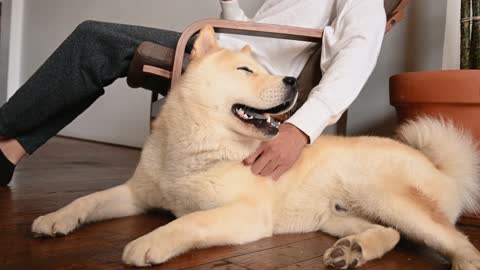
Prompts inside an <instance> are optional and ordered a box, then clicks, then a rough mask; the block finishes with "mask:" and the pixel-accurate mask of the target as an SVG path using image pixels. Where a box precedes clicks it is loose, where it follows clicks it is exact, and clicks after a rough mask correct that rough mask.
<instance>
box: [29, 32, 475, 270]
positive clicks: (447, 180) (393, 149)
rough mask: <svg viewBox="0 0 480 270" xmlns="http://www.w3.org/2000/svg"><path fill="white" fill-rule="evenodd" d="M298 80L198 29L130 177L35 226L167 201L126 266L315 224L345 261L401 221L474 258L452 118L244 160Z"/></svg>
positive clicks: (390, 244) (470, 179)
mask: <svg viewBox="0 0 480 270" xmlns="http://www.w3.org/2000/svg"><path fill="white" fill-rule="evenodd" d="M294 86H295V85H294V80H293V78H290V77H287V78H284V77H279V76H272V75H270V74H268V73H267V72H266V71H265V70H264V69H263V68H262V67H261V66H260V65H259V64H257V63H256V62H255V61H254V59H253V58H252V56H251V52H250V48H249V47H245V48H244V49H243V50H242V51H236V52H235V51H227V50H223V49H220V48H218V47H217V43H216V39H215V36H214V32H213V29H212V28H211V27H207V28H205V29H203V30H202V31H201V33H200V35H199V37H198V39H197V40H196V43H195V46H194V49H193V52H192V62H191V64H190V65H189V67H188V68H187V70H186V72H185V74H184V75H183V77H182V79H181V80H180V82H178V84H177V85H176V86H175V87H174V88H173V89H172V90H171V92H170V94H169V96H168V97H167V100H166V103H165V105H164V107H163V109H162V111H161V113H160V115H159V116H158V118H157V119H156V120H155V123H154V128H153V132H152V134H151V136H150V137H149V139H148V140H147V142H146V144H145V147H144V149H143V152H142V156H141V159H140V163H139V165H138V167H137V169H136V171H135V173H134V175H133V177H132V178H131V179H130V180H129V181H127V182H126V183H125V184H123V185H120V186H117V187H114V188H111V189H108V190H105V191H100V192H97V193H94V194H91V195H88V196H85V197H82V198H79V199H77V200H75V201H74V202H72V203H71V204H69V205H68V206H66V207H64V208H62V209H60V210H58V211H56V212H53V213H50V214H48V215H45V216H41V217H39V218H37V219H36V220H35V221H34V223H33V225H32V231H33V232H34V233H35V234H39V235H46V236H56V235H66V234H68V233H70V232H72V231H73V230H74V229H76V228H77V227H79V226H80V225H82V224H84V223H88V222H94V221H99V220H104V219H111V218H118V217H125V216H131V215H137V214H140V213H143V212H144V211H146V210H147V209H151V208H164V209H168V210H171V211H172V212H173V213H174V214H175V215H176V216H177V217H178V219H176V220H175V221H172V222H171V223H169V224H167V225H165V226H163V227H160V228H158V229H156V230H154V231H153V232H151V233H149V234H147V235H145V236H142V237H140V238H138V239H136V240H135V241H133V242H131V243H129V244H128V245H127V246H126V248H125V250H124V252H123V261H124V262H125V263H126V264H129V265H135V266H149V265H154V264H160V263H163V262H165V261H167V260H168V259H170V258H172V257H174V256H177V255H179V254H181V253H184V252H186V251H188V250H190V249H192V248H204V247H210V246H216V245H231V244H244V243H248V242H251V241H255V240H258V239H260V238H263V237H269V236H272V235H273V234H281V233H303V232H311V231H317V230H321V231H323V232H325V233H328V234H331V235H334V236H338V237H340V238H341V239H340V240H339V241H338V242H337V243H336V244H335V245H334V246H333V247H332V248H330V249H328V250H327V251H326V252H325V255H324V260H325V263H326V264H327V265H332V266H335V267H337V268H341V269H346V268H349V267H358V266H360V265H363V264H365V263H366V262H367V261H369V260H373V259H376V258H380V257H382V256H383V255H384V254H385V253H386V252H388V251H390V250H392V249H393V248H394V246H395V245H396V244H397V242H398V241H399V239H400V233H399V232H401V233H403V234H405V235H406V236H408V237H410V238H412V239H415V240H418V241H420V242H423V243H425V244H427V245H428V246H430V247H432V248H434V249H436V250H437V251H439V252H440V253H441V254H443V255H445V256H446V257H448V258H449V259H451V261H452V265H453V269H462V270H469V269H480V254H479V252H478V251H477V249H476V248H475V247H474V246H473V245H472V244H471V243H470V242H469V241H468V239H467V237H465V236H464V235H463V234H462V233H460V232H459V231H458V230H456V229H455V226H454V223H455V221H456V220H457V218H458V217H459V215H460V214H461V213H463V212H465V211H472V210H477V206H478V205H477V200H476V199H477V195H478V193H479V190H480V189H479V182H478V159H477V158H478V156H477V152H476V146H475V145H474V143H473V141H472V139H471V138H470V137H469V136H468V135H466V134H464V133H462V132H461V131H459V130H457V129H455V128H454V127H453V126H452V125H451V124H448V123H445V122H443V121H437V120H433V119H428V118H423V119H419V120H417V121H414V122H410V123H408V124H406V125H405V126H403V127H402V128H401V129H400V132H399V138H400V140H401V141H403V143H400V142H398V141H394V140H391V139H387V138H377V137H355V138H344V137H328V136H322V137H320V138H319V139H318V140H316V141H315V142H314V143H313V144H312V145H309V146H308V147H306V148H305V150H304V151H303V155H302V156H301V157H300V159H299V160H298V161H297V162H296V164H295V165H294V167H293V168H292V169H291V170H289V171H288V172H287V173H286V174H284V175H283V176H282V177H281V179H280V180H279V181H272V180H270V179H266V178H263V177H259V176H254V175H253V174H252V173H251V172H250V168H248V167H245V166H244V165H242V163H241V161H242V160H243V159H244V158H246V157H247V156H248V155H249V154H251V153H252V152H254V151H255V149H256V148H257V146H259V144H260V143H261V141H264V140H268V139H271V138H272V137H273V136H274V135H276V133H277V132H278V129H277V127H278V123H276V122H275V121H274V120H272V119H271V118H270V116H269V115H270V114H278V113H282V112H284V111H287V110H289V109H290V108H291V107H292V106H293V104H294V102H295V99H296V97H297V93H296V90H295V87H294ZM408 145H409V146H408ZM379 224H384V225H379Z"/></svg>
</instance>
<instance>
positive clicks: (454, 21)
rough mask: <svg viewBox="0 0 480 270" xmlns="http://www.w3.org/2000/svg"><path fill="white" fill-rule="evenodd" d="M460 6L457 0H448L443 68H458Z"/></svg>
mask: <svg viewBox="0 0 480 270" xmlns="http://www.w3.org/2000/svg"><path fill="white" fill-rule="evenodd" d="M460 6H461V3H460V1H458V0H448V5H447V18H446V21H447V22H446V27H445V45H444V47H443V69H444V70H448V69H459V68H460Z"/></svg>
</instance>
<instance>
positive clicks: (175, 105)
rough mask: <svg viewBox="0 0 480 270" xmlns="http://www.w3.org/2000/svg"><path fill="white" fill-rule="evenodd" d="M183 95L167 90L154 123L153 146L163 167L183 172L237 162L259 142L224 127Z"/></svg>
mask: <svg viewBox="0 0 480 270" xmlns="http://www.w3.org/2000/svg"><path fill="white" fill-rule="evenodd" d="M184 98H185V97H184V96H182V95H180V94H177V93H171V94H170V95H169V97H168V98H167V100H166V102H165V104H164V106H163V108H162V110H161V112H160V114H159V116H158V118H157V120H156V121H155V123H154V131H153V134H152V136H154V137H155V140H152V141H157V142H159V143H161V145H157V147H156V148H157V149H158V148H160V149H162V151H161V152H162V153H159V154H161V155H162V156H161V160H162V163H163V166H162V167H163V168H164V170H175V171H172V172H171V173H174V174H175V175H183V174H192V173H197V172H203V171H206V170H208V169H209V168H210V167H212V166H214V165H215V164H217V163H219V162H223V161H237V162H241V161H242V160H243V159H245V158H246V157H247V156H248V155H250V154H251V153H253V152H254V151H255V149H256V148H257V147H258V145H259V144H260V141H258V140H254V139H250V138H245V137H243V136H241V135H239V134H235V133H234V132H233V131H231V130H227V129H226V128H225V127H224V126H222V125H219V123H217V122H216V121H215V117H212V115H211V112H209V111H207V109H206V108H202V107H201V105H198V104H195V103H194V102H185V100H184ZM187 104H189V105H187ZM209 113H210V115H209ZM179 165H182V166H179Z"/></svg>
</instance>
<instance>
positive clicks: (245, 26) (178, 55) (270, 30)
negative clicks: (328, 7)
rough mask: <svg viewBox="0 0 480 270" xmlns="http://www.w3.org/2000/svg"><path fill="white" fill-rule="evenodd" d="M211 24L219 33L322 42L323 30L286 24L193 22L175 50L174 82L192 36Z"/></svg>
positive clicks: (226, 21)
mask: <svg viewBox="0 0 480 270" xmlns="http://www.w3.org/2000/svg"><path fill="white" fill-rule="evenodd" d="M206 25H211V26H213V28H215V31H216V32H217V33H229V34H241V35H247V36H261V37H269V38H281V39H291V40H300V41H310V42H321V41H322V37H323V30H321V29H311V28H301V27H293V26H285V25H274V24H263V23H253V22H240V21H228V20H222V19H204V20H200V21H197V22H195V23H193V24H191V25H190V26H189V27H187V29H185V31H183V33H182V35H181V37H180V39H179V40H178V44H177V48H176V50H175V58H174V62H173V70H172V82H171V85H174V84H175V82H176V81H177V80H178V78H179V77H180V75H181V72H182V64H183V63H182V62H183V57H184V54H185V47H186V46H187V42H188V41H189V40H190V38H191V37H192V36H193V35H195V34H196V33H198V32H199V31H200V30H201V29H202V28H203V27H204V26H206Z"/></svg>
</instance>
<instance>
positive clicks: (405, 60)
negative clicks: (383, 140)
mask: <svg viewBox="0 0 480 270" xmlns="http://www.w3.org/2000/svg"><path fill="white" fill-rule="evenodd" d="M446 7H447V0H420V1H416V0H413V1H410V3H409V6H408V9H407V16H406V18H405V19H404V20H403V21H402V22H401V23H400V24H399V25H397V26H396V27H395V28H394V29H393V30H392V31H391V32H389V33H388V34H387V35H386V36H385V40H384V44H383V47H382V52H381V54H380V58H379V60H378V64H377V66H376V68H375V70H374V72H373V74H372V76H371V78H370V80H368V82H367V84H366V86H365V88H364V89H363V90H362V92H361V94H360V96H359V97H358V98H357V100H356V101H355V102H354V104H353V105H352V107H351V109H350V111H349V117H348V121H349V122H348V123H349V124H348V133H349V134H380V135H390V134H391V133H392V132H393V130H394V128H395V125H396V118H395V117H396V115H395V110H394V108H393V107H392V106H391V105H390V100H389V78H390V77H391V76H392V75H395V74H398V73H401V72H406V71H426V70H439V69H442V64H443V61H442V59H443V52H444V46H443V42H444V38H445V23H446V18H445V16H446Z"/></svg>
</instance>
